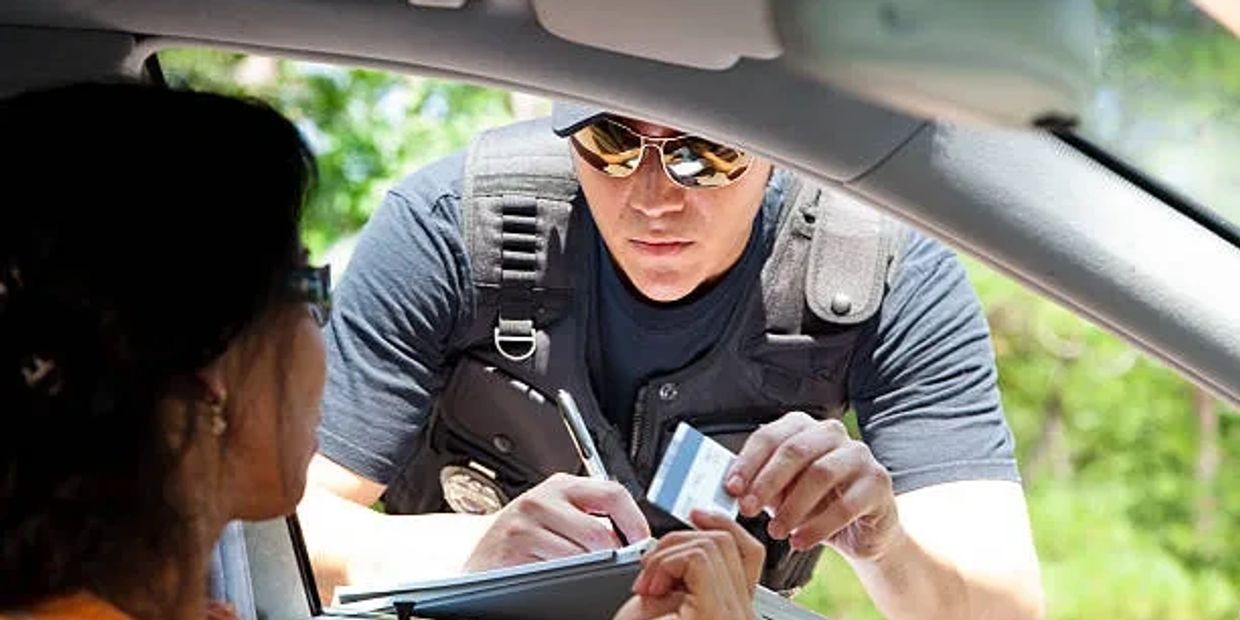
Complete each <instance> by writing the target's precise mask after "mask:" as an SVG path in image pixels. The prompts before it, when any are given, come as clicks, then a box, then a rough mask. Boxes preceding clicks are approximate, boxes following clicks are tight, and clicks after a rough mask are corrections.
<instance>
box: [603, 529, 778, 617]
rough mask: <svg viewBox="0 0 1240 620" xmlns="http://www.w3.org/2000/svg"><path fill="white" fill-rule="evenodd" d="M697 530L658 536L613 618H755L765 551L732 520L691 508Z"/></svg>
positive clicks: (643, 559)
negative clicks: (755, 592)
mask: <svg viewBox="0 0 1240 620" xmlns="http://www.w3.org/2000/svg"><path fill="white" fill-rule="evenodd" d="M690 518H691V519H692V521H693V524H694V525H696V526H697V527H698V528H699V529H698V530H689V531H679V532H673V533H671V534H668V535H666V536H664V537H663V538H661V539H660V540H659V542H658V543H657V544H656V545H655V547H654V548H653V549H651V550H650V551H648V552H647V553H646V555H645V556H644V557H643V558H642V571H641V573H640V574H639V575H638V576H637V580H636V581H634V582H633V597H632V598H630V599H629V600H628V601H627V602H626V603H625V604H624V606H623V607H621V608H620V611H619V612H617V613H616V615H615V618H614V620H646V619H649V618H659V619H666V620H715V619H718V618H753V617H754V612H753V594H754V589H755V587H756V586H757V583H758V577H759V576H760V575H761V574H762V562H763V560H764V559H765V556H766V550H765V549H764V548H763V547H762V544H761V543H759V542H758V541H757V540H756V539H754V537H753V536H750V535H749V533H748V532H746V531H745V530H744V529H743V528H742V527H741V526H740V525H739V524H737V523H736V521H735V520H733V519H731V518H728V517H727V516H726V515H720V514H717V513H711V512H703V511H700V510H695V511H694V512H693V513H692V514H691V515H690Z"/></svg>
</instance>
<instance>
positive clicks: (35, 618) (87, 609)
mask: <svg viewBox="0 0 1240 620" xmlns="http://www.w3.org/2000/svg"><path fill="white" fill-rule="evenodd" d="M0 620H132V618H130V617H129V616H128V615H126V614H125V613H124V612H122V611H121V610H119V609H117V608H116V607H114V606H112V605H111V604H110V603H108V602H107V601H105V600H103V599H101V598H99V597H97V596H95V595H93V594H87V593H79V594H73V595H69V596H62V597H57V598H54V599H51V600H48V601H45V602H43V603H40V604H38V605H35V606H34V607H32V608H30V609H27V610H22V611H13V612H9V611H6V612H0Z"/></svg>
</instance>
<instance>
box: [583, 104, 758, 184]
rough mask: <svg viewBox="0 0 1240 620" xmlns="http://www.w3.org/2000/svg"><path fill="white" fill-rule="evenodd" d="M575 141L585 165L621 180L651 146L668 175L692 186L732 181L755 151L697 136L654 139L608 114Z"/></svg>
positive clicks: (745, 166) (639, 164)
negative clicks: (749, 151)
mask: <svg viewBox="0 0 1240 620" xmlns="http://www.w3.org/2000/svg"><path fill="white" fill-rule="evenodd" d="M572 143H573V145H574V146H575V148H576V149H577V152H578V153H579V154H580V155H581V158H582V159H583V160H585V162H586V163H588V164H589V165H590V166H592V167H593V168H594V169H596V170H598V171H600V172H602V173H604V174H606V175H607V176H610V177H612V178H616V179H623V178H626V177H628V176H629V175H631V174H633V173H634V172H636V171H637V169H638V168H639V167H641V163H642V159H643V158H644V157H645V154H646V151H647V149H654V150H655V151H656V152H657V153H658V154H659V157H660V161H662V163H663V172H664V173H665V174H667V177H668V178H669V179H671V180H672V182H673V183H675V184H677V185H680V186H681V187H686V188H690V189H714V188H719V187H725V186H728V185H731V184H732V183H735V182H736V181H737V180H739V179H740V178H741V176H742V175H744V174H745V172H746V171H748V170H749V168H750V166H751V165H752V164H753V156H752V155H750V154H748V153H745V152H744V151H740V150H737V149H735V148H732V147H730V146H727V145H724V144H719V143H718V142H715V141H713V140H707V139H705V138H700V137H698V136H693V135H679V136H671V137H667V138H652V137H650V136H644V135H642V134H640V133H637V132H636V131H634V130H632V129H630V128H629V127H627V126H625V125H624V124H622V123H620V122H617V121H615V120H612V119H610V118H606V117H604V118H601V119H599V120H596V121H594V122H593V123H590V124H589V125H586V126H585V127H583V128H582V129H580V130H579V131H577V133H575V134H573V137H572Z"/></svg>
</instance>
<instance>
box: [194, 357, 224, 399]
mask: <svg viewBox="0 0 1240 620" xmlns="http://www.w3.org/2000/svg"><path fill="white" fill-rule="evenodd" d="M224 375H225V372H224V364H223V356H221V357H220V358H219V359H216V360H215V361H213V362H211V364H209V365H208V366H207V367H205V368H203V369H202V370H199V371H198V372H197V373H195V375H194V378H195V380H196V381H197V383H198V386H197V387H198V388H199V389H200V393H201V396H200V398H201V400H202V402H204V403H206V404H207V406H208V407H211V408H212V409H219V410H221V411H222V410H223V408H224V403H225V402H227V401H228V386H227V381H226V380H225V379H224Z"/></svg>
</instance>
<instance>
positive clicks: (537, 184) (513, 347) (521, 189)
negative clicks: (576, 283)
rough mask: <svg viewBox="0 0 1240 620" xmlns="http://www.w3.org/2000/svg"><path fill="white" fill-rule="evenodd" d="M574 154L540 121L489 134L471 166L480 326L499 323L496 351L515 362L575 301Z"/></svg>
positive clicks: (467, 221)
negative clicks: (570, 250)
mask: <svg viewBox="0 0 1240 620" xmlns="http://www.w3.org/2000/svg"><path fill="white" fill-rule="evenodd" d="M568 149H569V145H568V143H567V141H565V140H564V139H562V138H559V137H557V136H556V135H555V134H554V133H553V132H552V130H551V125H550V121H549V120H548V119H537V120H533V121H526V122H521V123H516V124H512V125H507V126H504V127H499V128H496V129H492V130H488V131H485V132H483V133H482V134H480V135H479V136H477V137H476V138H475V139H474V141H473V142H472V144H471V145H470V148H469V152H468V155H467V157H466V160H465V178H464V187H463V192H462V196H461V212H462V213H461V215H462V228H463V230H462V232H463V234H464V239H465V247H466V250H467V251H468V252H469V258H470V267H471V271H472V274H473V280H474V286H475V288H476V289H477V290H478V292H479V297H478V301H479V303H478V307H479V311H480V314H479V320H482V321H487V322H488V323H489V322H491V321H494V326H493V329H492V330H491V338H492V340H493V342H494V345H495V347H496V349H497V350H498V351H499V352H500V353H501V354H502V355H504V356H505V357H508V358H509V359H511V360H512V361H516V362H519V361H524V360H526V359H528V358H530V357H531V356H532V355H533V354H534V351H535V349H536V347H537V345H536V339H535V331H534V330H535V318H536V317H538V318H540V319H541V318H543V317H546V316H548V315H552V316H554V315H555V314H558V313H559V312H560V311H562V310H563V307H564V306H565V304H566V303H567V301H568V300H569V299H570V298H571V291H570V288H571V281H572V278H571V275H572V274H571V272H570V270H569V266H568V264H567V259H568V257H567V253H566V250H567V247H568V246H567V243H566V241H567V233H568V224H569V216H570V215H571V213H572V205H573V200H574V198H575V197H576V195H577V193H578V191H579V186H578V183H577V178H576V175H575V174H574V173H573V165H572V159H571V157H570V155H569V150H568ZM496 311H498V312H496ZM539 322H540V323H542V322H544V321H542V320H540V321H539Z"/></svg>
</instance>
